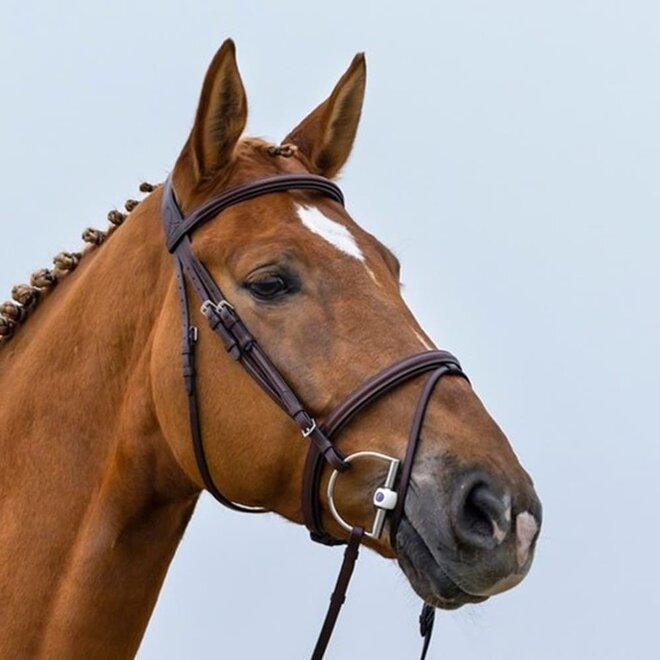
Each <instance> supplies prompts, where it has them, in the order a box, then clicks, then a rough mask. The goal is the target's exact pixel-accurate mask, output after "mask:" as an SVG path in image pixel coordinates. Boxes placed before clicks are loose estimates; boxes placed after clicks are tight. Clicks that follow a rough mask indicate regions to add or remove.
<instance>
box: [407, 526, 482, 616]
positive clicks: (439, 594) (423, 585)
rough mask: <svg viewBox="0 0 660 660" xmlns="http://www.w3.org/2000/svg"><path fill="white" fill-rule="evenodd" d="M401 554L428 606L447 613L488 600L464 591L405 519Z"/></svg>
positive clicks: (413, 586) (409, 577)
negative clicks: (447, 611)
mask: <svg viewBox="0 0 660 660" xmlns="http://www.w3.org/2000/svg"><path fill="white" fill-rule="evenodd" d="M397 554H398V560H399V566H400V567H401V569H402V570H403V572H404V573H405V575H406V577H407V578H408V581H409V582H410V584H411V586H412V588H413V589H414V590H415V592H416V593H417V595H418V596H419V597H420V598H422V600H423V601H424V602H425V603H428V604H429V605H432V606H433V607H437V608H439V609H443V610H455V609H457V608H459V607H461V606H463V605H467V604H470V603H483V602H484V601H485V600H488V596H478V595H474V594H470V593H468V592H467V591H465V590H464V589H462V588H461V587H460V586H459V585H458V584H457V583H456V582H455V581H454V579H452V578H451V577H450V576H449V574H448V571H447V568H446V567H444V566H443V565H442V564H441V563H439V561H438V560H436V558H435V557H434V556H433V554H432V553H431V551H430V550H429V548H428V546H427V545H426V542H425V541H424V539H423V537H422V536H421V535H420V534H419V532H418V531H417V530H416V529H415V527H414V526H413V525H412V523H411V522H410V521H409V520H408V519H407V518H405V517H404V518H403V519H402V520H401V524H400V527H399V531H398V533H397Z"/></svg>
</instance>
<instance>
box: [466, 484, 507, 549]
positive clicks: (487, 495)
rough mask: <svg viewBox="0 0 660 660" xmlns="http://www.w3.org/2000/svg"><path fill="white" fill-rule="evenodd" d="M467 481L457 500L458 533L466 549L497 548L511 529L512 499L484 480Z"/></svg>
mask: <svg viewBox="0 0 660 660" xmlns="http://www.w3.org/2000/svg"><path fill="white" fill-rule="evenodd" d="M467 481H468V483H464V484H463V487H462V488H459V491H458V493H457V497H456V499H455V504H454V511H453V513H454V521H453V522H454V532H455V534H456V537H457V539H458V541H459V542H461V543H462V544H464V545H466V546H469V547H471V548H473V549H478V550H480V549H484V550H490V549H493V548H495V547H496V546H498V545H499V544H500V543H502V541H504V539H505V538H506V536H507V534H508V533H509V529H510V528H511V498H510V497H509V496H508V495H500V494H499V493H498V492H497V491H496V490H495V489H494V488H492V487H491V486H489V484H488V483H487V481H485V480H484V479H482V478H480V479H476V480H475V479H469V480H467Z"/></svg>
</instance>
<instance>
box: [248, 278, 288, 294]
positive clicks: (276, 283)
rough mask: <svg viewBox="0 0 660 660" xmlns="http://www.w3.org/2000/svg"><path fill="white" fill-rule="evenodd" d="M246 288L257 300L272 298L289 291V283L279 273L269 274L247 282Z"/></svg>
mask: <svg viewBox="0 0 660 660" xmlns="http://www.w3.org/2000/svg"><path fill="white" fill-rule="evenodd" d="M247 288H248V290H249V291H250V293H251V294H252V295H253V296H254V297H255V298H256V299H257V300H274V299H275V298H278V297H279V296H282V295H284V294H285V293H287V292H288V291H289V288H290V287H289V284H288V283H287V281H286V280H285V279H284V278H283V277H280V276H279V275H269V276H268V277H265V278H264V279H261V280H256V281H254V282H249V283H248V284H247Z"/></svg>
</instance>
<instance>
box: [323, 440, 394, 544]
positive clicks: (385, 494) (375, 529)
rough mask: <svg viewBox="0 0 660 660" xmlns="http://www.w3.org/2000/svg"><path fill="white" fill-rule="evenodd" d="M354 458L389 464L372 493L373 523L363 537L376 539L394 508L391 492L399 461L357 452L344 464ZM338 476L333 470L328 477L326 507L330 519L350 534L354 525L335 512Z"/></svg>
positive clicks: (381, 455) (390, 457) (370, 453)
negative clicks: (382, 478)
mask: <svg viewBox="0 0 660 660" xmlns="http://www.w3.org/2000/svg"><path fill="white" fill-rule="evenodd" d="M356 458H378V459H380V460H383V461H387V462H388V463H389V466H388V469H387V476H386V477H385V482H384V483H383V485H382V486H380V487H379V488H376V490H375V491H374V493H373V496H372V503H373V505H374V508H375V509H376V513H375V515H374V522H373V524H372V526H371V530H370V531H365V532H364V535H365V536H366V537H368V538H371V539H378V538H380V535H381V534H382V533H383V527H384V525H385V517H386V516H387V514H388V512H390V511H391V510H392V509H394V508H395V507H396V503H397V500H398V495H397V493H396V491H395V490H393V486H394V481H395V480H396V475H397V472H398V471H399V465H400V464H401V461H400V460H399V459H398V458H393V457H392V456H387V455H386V454H381V453H380V452H377V451H358V452H356V453H355V454H351V455H350V456H347V457H346V458H345V459H344V461H345V462H346V463H352V462H353V461H354V460H355V459H356ZM339 475H340V472H339V470H333V472H332V474H331V475H330V480H329V481H328V507H329V509H330V513H331V514H332V517H333V518H334V519H335V520H336V521H337V523H338V524H339V525H340V526H341V527H343V528H344V529H345V530H346V531H348V532H350V531H351V530H352V529H353V527H355V525H349V524H348V523H347V522H346V521H345V520H344V519H343V518H342V517H341V516H340V515H339V511H337V506H336V504H335V497H334V496H335V483H336V481H337V477H338V476H339Z"/></svg>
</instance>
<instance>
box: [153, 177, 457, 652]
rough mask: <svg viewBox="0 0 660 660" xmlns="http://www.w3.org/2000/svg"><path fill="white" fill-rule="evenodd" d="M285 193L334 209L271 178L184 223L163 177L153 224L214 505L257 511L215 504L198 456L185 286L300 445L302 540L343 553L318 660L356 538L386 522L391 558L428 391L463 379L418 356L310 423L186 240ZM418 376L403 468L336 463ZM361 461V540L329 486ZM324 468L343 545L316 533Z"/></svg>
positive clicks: (337, 194) (291, 182)
mask: <svg viewBox="0 0 660 660" xmlns="http://www.w3.org/2000/svg"><path fill="white" fill-rule="evenodd" d="M291 190H298V191H308V192H314V193H319V194H321V195H323V196H325V197H328V198H330V199H331V200H334V201H335V202H336V203H338V204H340V205H342V206H343V205H344V196H343V194H342V192H341V190H340V189H339V187H338V186H337V185H335V184H334V183H333V182H332V181H330V180H329V179H326V178H324V177H321V176H317V175H314V174H281V175H276V176H271V177H266V178H262V179H258V180H256V181H252V182H249V183H246V184H243V185H240V186H237V187H235V188H231V189H229V190H227V191H225V192H223V193H221V194H219V195H217V196H215V197H213V198H212V199H210V200H209V201H207V202H206V203H204V204H202V205H201V206H199V207H198V208H196V209H195V210H194V211H192V212H191V213H189V214H188V215H184V213H183V212H182V210H181V208H180V206H179V203H178V202H177V199H176V195H175V192H174V188H173V186H172V181H171V177H170V178H169V179H168V180H167V181H166V182H165V185H164V189H163V198H162V220H163V226H164V229H165V236H166V244H167V249H168V250H169V252H170V253H171V254H172V256H173V258H174V265H175V276H176V286H177V292H178V297H179V302H180V306H181V319H182V336H181V355H182V360H183V378H184V383H185V388H186V393H187V395H188V413H189V418H190V430H191V436H192V443H193V449H194V452H195V458H196V461H197V465H198V468H199V471H200V474H201V476H202V479H203V481H204V485H205V487H206V489H207V490H208V491H209V492H210V493H211V494H212V495H213V496H214V497H215V498H216V499H217V500H218V501H219V502H220V503H221V504H224V505H225V506H226V507H229V508H230V509H233V510H235V511H241V512H245V513H264V512H266V509H262V508H260V507H249V506H245V505H242V504H238V503H236V502H232V501H231V500H229V499H228V498H227V497H225V496H224V495H223V494H222V493H221V491H220V490H219V489H218V487H217V485H216V484H215V481H214V480H213V476H212V474H211V471H210V469H209V465H208V462H207V460H206V453H205V451H204V443H203V436H202V429H201V421H200V416H199V402H198V397H197V379H196V371H195V354H196V346H197V343H198V341H199V339H200V333H199V329H198V328H197V326H195V325H194V324H193V322H192V319H191V315H190V298H189V293H188V287H187V285H186V283H188V284H189V285H190V288H191V289H192V291H193V292H194V293H195V296H196V297H197V300H198V304H199V305H200V308H201V311H202V314H203V315H204V317H205V318H206V320H207V321H208V323H209V326H210V328H211V329H212V330H213V331H214V332H215V334H216V335H218V337H219V338H220V340H221V341H222V343H223V344H224V346H225V348H226V350H227V352H228V353H229V355H230V356H231V357H232V358H233V359H234V360H236V361H237V362H240V363H241V364H242V365H243V367H244V368H245V370H246V371H247V372H248V373H249V374H250V376H252V378H254V380H256V382H257V383H258V384H259V385H260V386H261V388H262V389H263V390H264V391H265V392H266V394H268V396H270V398H271V399H272V400H273V401H274V402H275V403H276V404H277V405H278V406H279V407H280V408H281V409H282V410H283V411H284V412H285V413H286V414H287V415H288V416H289V417H290V418H291V419H292V420H293V421H294V423H295V424H296V426H297V427H298V429H299V431H300V434H301V436H302V437H303V438H304V439H305V440H307V441H308V443H309V444H308V453H307V460H306V463H305V470H304V475H303V485H302V512H303V520H304V523H305V525H306V527H307V528H308V529H309V531H310V536H311V538H312V540H314V541H317V542H319V543H324V544H326V545H341V544H347V547H346V551H345V553H344V560H343V563H342V567H341V570H340V572H339V575H338V578H337V583H336V586H335V590H334V592H333V594H332V597H331V599H330V606H329V608H328V612H327V614H326V617H325V620H324V623H323V627H322V629H321V632H320V635H319V638H318V640H317V643H316V646H315V648H314V651H313V652H312V656H311V658H312V660H321V659H322V658H323V656H324V654H325V651H326V648H327V646H328V643H329V641H330V636H331V635H332V631H333V630H334V627H335V623H336V621H337V618H338V616H339V611H340V609H341V606H342V604H343V602H344V600H345V595H346V591H347V589H348V584H349V581H350V578H351V575H352V573H353V568H354V566H355V561H356V560H357V556H358V551H359V546H360V543H361V541H362V540H363V538H364V537H365V536H367V537H371V538H375V539H377V538H379V537H380V536H381V534H382V532H383V528H384V524H385V521H386V518H387V517H388V516H389V537H390V545H391V546H392V548H393V549H395V548H396V535H397V531H398V528H399V523H400V522H401V519H402V517H403V515H404V505H405V499H406V494H407V491H408V486H409V484H410V477H411V474H412V468H413V463H414V460H415V454H416V451H417V446H418V444H419V439H420V433H421V428H422V425H423V423H424V418H425V414H426V408H427V406H428V403H429V400H430V398H431V395H432V394H433V391H434V389H435V387H436V385H437V384H438V382H439V381H440V379H441V378H442V377H443V376H446V375H455V376H460V377H463V378H465V379H467V376H465V374H464V373H463V371H462V369H461V366H460V364H459V362H458V360H457V359H456V358H455V357H454V356H453V355H452V354H451V353H448V352H446V351H439V350H430V351H425V352H423V353H419V354H416V355H412V356H409V357H406V358H404V359H403V360H400V361H398V362H396V363H394V364H393V365H391V366H389V367H387V368H386V369H384V370H382V371H380V372H379V373H377V374H376V375H375V376H373V377H371V378H369V379H368V380H367V381H365V382H364V383H363V384H362V385H360V386H359V387H358V388H357V389H356V390H355V391H354V392H353V393H352V394H350V395H349V396H348V397H346V398H345V399H344V400H343V401H342V402H341V403H340V404H339V405H338V406H337V407H336V408H335V409H334V410H333V411H332V412H331V413H330V414H329V415H328V416H327V417H326V418H325V419H324V420H322V421H321V422H317V421H316V419H315V418H314V417H313V415H312V414H311V413H310V411H308V410H307V409H306V407H305V405H304V404H303V403H302V402H301V401H300V399H299V398H298V397H297V396H296V393H295V392H294V390H293V389H292V388H291V387H290V385H289V384H288V383H287V381H286V379H285V378H284V377H283V376H282V374H281V373H280V372H279V370H278V369H277V367H276V366H275V365H274V364H273V362H272V361H271V360H270V359H269V357H268V355H267V354H266V353H265V352H264V351H263V349H262V348H261V346H260V345H259V343H258V342H257V341H256V339H255V338H254V337H253V336H252V334H251V333H250V331H249V330H248V328H247V327H246V326H245V324H244V323H243V322H242V321H241V319H240V317H239V316H238V314H237V312H236V310H235V309H234V307H233V306H232V304H231V303H230V302H229V301H228V300H227V299H226V298H225V297H224V295H223V293H222V291H221V290H220V288H219V286H218V285H217V283H216V281H215V280H214V278H213V276H212V275H211V274H210V273H209V271H208V270H207V268H206V267H205V266H204V264H203V263H202V262H201V261H200V260H199V259H198V258H197V257H196V256H195V254H194V253H193V250H192V245H191V235H192V233H193V232H194V231H195V229H197V228H198V227H200V226H201V225H203V224H205V223H206V222H208V221H210V220H212V219H214V218H216V217H217V215H218V214H219V213H221V212H222V211H224V210H225V209H227V208H228V207H230V206H233V205H235V204H239V203H241V202H245V201H248V200H251V199H254V198H256V197H260V196H262V195H268V194H272V193H280V192H288V191H291ZM426 373H430V376H429V377H428V379H427V381H426V384H425V386H424V388H423V391H422V394H421V396H420V398H419V401H418V403H417V409H416V411H415V414H414V417H413V421H412V425H411V430H410V436H409V440H408V446H407V450H406V454H405V456H404V457H403V460H400V459H399V458H395V457H391V456H387V455H385V454H381V453H377V452H372V451H361V452H356V453H354V454H352V455H350V456H344V455H343V454H342V453H341V452H340V451H339V449H338V448H337V447H336V446H335V444H334V438H335V437H336V436H337V435H338V434H339V433H340V431H341V430H342V429H343V428H344V427H345V426H346V424H348V423H349V422H350V421H351V420H352V419H353V418H354V417H355V416H356V415H357V414H358V413H359V412H361V411H362V410H363V409H364V408H366V407H367V406H369V405H370V404H371V403H373V402H374V401H375V400H377V399H379V398H380V397H382V396H384V395H386V394H388V393H389V392H390V391H392V390H393V389H395V388H397V387H399V386H400V385H402V384H403V383H405V382H407V381H409V380H411V379H413V378H416V377H418V376H421V375H422V374H426ZM365 457H370V458H376V459H380V460H383V461H385V462H387V463H388V470H387V477H386V480H385V482H384V484H383V486H382V487H380V488H378V489H376V491H375V492H374V493H373V495H372V502H373V507H374V512H375V515H374V522H373V526H372V528H371V530H365V529H363V528H362V527H360V526H355V525H351V524H350V523H348V522H346V521H345V520H344V519H343V518H342V517H341V514H340V512H339V511H338V510H337V508H336V506H335V503H334V497H333V494H334V484H335V482H336V480H337V478H338V477H339V475H340V474H341V473H342V472H345V471H346V470H348V469H350V467H351V465H352V463H353V462H354V461H357V460H360V459H361V458H365ZM326 465H328V466H329V467H330V468H331V469H332V470H333V472H332V474H331V477H330V481H329V483H328V489H327V499H328V506H329V509H330V513H331V514H332V516H333V517H334V518H335V520H336V521H337V522H338V524H339V525H340V526H341V527H343V528H344V529H346V530H347V531H348V532H349V538H348V541H346V540H340V539H336V538H334V537H333V536H331V535H330V534H329V533H327V532H326V531H325V530H324V529H323V523H322V504H321V497H320V488H321V477H322V474H323V469H324V467H325V466H326ZM434 614H435V610H434V608H433V607H432V606H430V605H427V604H424V607H423V609H422V614H421V616H420V633H421V634H422V636H423V638H424V645H423V650H422V660H424V658H425V657H426V653H427V650H428V646H429V642H430V637H431V632H432V629H433V620H434Z"/></svg>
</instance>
